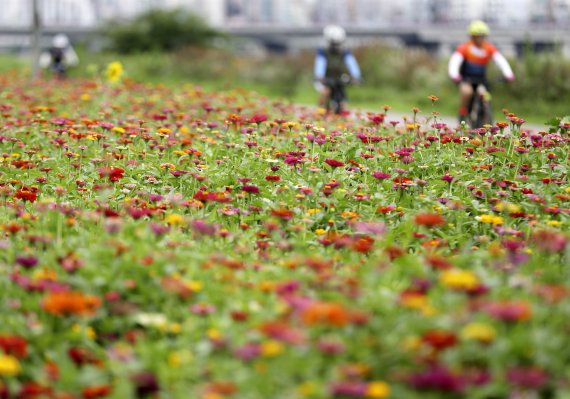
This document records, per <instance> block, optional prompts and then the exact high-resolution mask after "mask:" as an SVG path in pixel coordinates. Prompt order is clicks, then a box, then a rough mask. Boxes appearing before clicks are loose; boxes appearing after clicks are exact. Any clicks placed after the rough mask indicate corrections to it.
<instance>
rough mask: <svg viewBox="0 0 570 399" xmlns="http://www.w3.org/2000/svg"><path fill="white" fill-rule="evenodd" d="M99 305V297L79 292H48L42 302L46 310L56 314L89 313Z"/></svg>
mask: <svg viewBox="0 0 570 399" xmlns="http://www.w3.org/2000/svg"><path fill="white" fill-rule="evenodd" d="M100 305H101V299H99V298H97V297H96V296H92V295H86V294H83V293H81V292H50V293H49V294H48V295H47V296H46V297H45V298H44V300H43V303H42V307H43V308H44V310H45V311H46V312H48V313H51V314H54V315H57V316H62V315H73V314H75V315H86V314H91V313H94V312H95V310H97V308H98V307H99V306H100Z"/></svg>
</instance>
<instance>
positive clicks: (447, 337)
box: [422, 330, 457, 351]
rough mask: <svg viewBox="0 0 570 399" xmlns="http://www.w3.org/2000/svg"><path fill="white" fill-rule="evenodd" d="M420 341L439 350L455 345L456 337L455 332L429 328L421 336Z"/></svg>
mask: <svg viewBox="0 0 570 399" xmlns="http://www.w3.org/2000/svg"><path fill="white" fill-rule="evenodd" d="M422 341H423V342H425V343H426V344H428V345H430V346H431V347H432V348H434V349H435V350H438V351H441V350H444V349H447V348H451V347H452V346H455V344H456V343H457V337H456V336H455V334H453V333H451V332H448V331H444V330H430V331H428V332H426V333H425V334H424V335H423V336H422Z"/></svg>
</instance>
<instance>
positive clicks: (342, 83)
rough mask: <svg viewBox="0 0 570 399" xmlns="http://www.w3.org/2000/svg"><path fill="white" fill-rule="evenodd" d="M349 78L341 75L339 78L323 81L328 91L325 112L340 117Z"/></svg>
mask: <svg viewBox="0 0 570 399" xmlns="http://www.w3.org/2000/svg"><path fill="white" fill-rule="evenodd" d="M351 81H352V79H351V78H350V76H348V75H346V74H343V75H342V76H341V77H340V78H327V79H325V82H324V84H325V86H327V87H328V88H329V89H330V93H329V97H328V99H327V101H326V107H325V108H326V110H327V112H331V111H332V112H334V113H335V114H337V115H340V114H342V113H343V112H344V108H343V107H344V104H345V102H346V86H347V85H349V84H350V83H351Z"/></svg>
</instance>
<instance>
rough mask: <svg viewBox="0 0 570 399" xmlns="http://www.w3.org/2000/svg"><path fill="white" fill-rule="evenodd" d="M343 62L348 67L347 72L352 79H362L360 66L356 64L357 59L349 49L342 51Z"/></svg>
mask: <svg viewBox="0 0 570 399" xmlns="http://www.w3.org/2000/svg"><path fill="white" fill-rule="evenodd" d="M344 64H345V65H346V68H347V69H348V73H350V76H351V77H352V79H353V80H356V81H359V80H361V79H362V73H361V72H360V66H359V65H358V61H356V58H355V57H354V55H352V53H351V52H350V51H346V52H345V53H344Z"/></svg>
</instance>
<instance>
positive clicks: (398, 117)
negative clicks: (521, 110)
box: [352, 107, 548, 132]
mask: <svg viewBox="0 0 570 399" xmlns="http://www.w3.org/2000/svg"><path fill="white" fill-rule="evenodd" d="M352 111H353V112H356V113H359V112H364V113H366V112H367V111H365V110H362V109H359V108H357V107H355V108H353V109H352ZM430 117H431V115H429V114H424V113H423V112H422V113H418V115H417V116H416V120H417V121H418V123H420V124H422V125H425V122H426V120H427V118H430ZM404 118H406V120H408V121H412V120H413V113H412V112H411V111H410V112H408V113H405V112H398V111H394V110H389V111H388V116H387V118H386V121H388V122H389V121H399V122H402V121H403V120H404ZM437 120H438V121H439V122H442V123H445V124H446V125H447V126H449V127H450V128H455V127H457V126H458V122H457V118H456V117H454V116H444V115H439V116H438V117H437ZM501 120H505V121H506V119H501ZM522 128H523V129H526V130H531V131H535V132H538V131H541V130H543V131H544V130H548V126H546V125H538V124H532V123H524V124H523V125H522Z"/></svg>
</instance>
